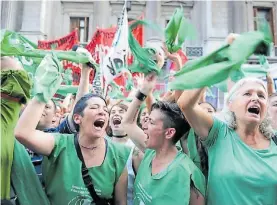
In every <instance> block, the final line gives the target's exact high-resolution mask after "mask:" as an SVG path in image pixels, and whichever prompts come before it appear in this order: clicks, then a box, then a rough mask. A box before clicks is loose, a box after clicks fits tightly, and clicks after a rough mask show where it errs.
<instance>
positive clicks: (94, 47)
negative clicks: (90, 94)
mask: <svg viewBox="0 0 277 205" xmlns="http://www.w3.org/2000/svg"><path fill="white" fill-rule="evenodd" d="M142 18H143V15H142V16H141V17H140V18H139V19H142ZM132 23H133V22H129V24H132ZM116 31H117V27H111V28H105V29H101V28H98V29H97V30H96V32H95V33H94V35H93V37H92V39H91V41H90V43H89V44H88V45H87V46H86V49H87V50H88V51H89V52H90V53H91V54H92V56H93V58H94V59H95V61H96V62H97V63H99V64H100V65H101V64H102V62H103V58H104V57H105V56H106V55H107V54H108V52H109V50H110V48H111V46H112V43H113V39H114V38H115V33H116ZM133 35H134V37H135V38H136V39H137V41H138V42H139V43H140V45H143V40H144V39H143V26H142V25H140V26H137V27H136V28H135V29H134V30H133ZM131 63H132V56H131V55H129V56H128V64H131ZM100 72H102V70H101V69H99V72H98V71H97V73H96V74H95V75H96V76H98V77H95V78H94V81H93V84H92V86H93V89H94V90H95V91H100V90H102V89H103V73H100ZM114 81H115V82H116V84H117V85H119V86H120V87H121V88H123V87H124V88H126V87H125V85H126V82H127V81H126V77H125V76H124V75H122V76H118V77H116V79H114ZM100 86H101V87H100ZM123 92H124V95H125V96H127V92H126V91H125V90H124V89H123Z"/></svg>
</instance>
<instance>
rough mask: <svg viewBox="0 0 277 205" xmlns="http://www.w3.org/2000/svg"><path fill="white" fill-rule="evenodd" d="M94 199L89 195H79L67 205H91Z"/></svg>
mask: <svg viewBox="0 0 277 205" xmlns="http://www.w3.org/2000/svg"><path fill="white" fill-rule="evenodd" d="M91 202H92V198H91V197H90V196H88V195H79V196H76V197H74V198H73V199H71V200H70V201H69V202H68V204H67V205H91Z"/></svg>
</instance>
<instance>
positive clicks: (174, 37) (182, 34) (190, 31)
mask: <svg viewBox="0 0 277 205" xmlns="http://www.w3.org/2000/svg"><path fill="white" fill-rule="evenodd" d="M195 36H196V30H195V28H194V27H193V25H192V24H191V23H189V21H188V20H187V19H186V18H185V16H184V10H183V8H177V9H175V12H174V14H173V16H172V17H171V19H170V20H169V22H168V24H167V26H166V28H165V43H166V47H167V49H168V51H169V52H170V53H175V52H177V51H178V50H180V49H182V45H183V43H184V42H185V39H186V38H191V39H192V38H193V37H195Z"/></svg>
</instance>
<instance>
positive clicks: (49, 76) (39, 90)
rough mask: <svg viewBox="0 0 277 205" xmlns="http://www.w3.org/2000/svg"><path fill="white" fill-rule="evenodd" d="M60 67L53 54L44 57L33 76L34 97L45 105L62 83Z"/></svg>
mask: <svg viewBox="0 0 277 205" xmlns="http://www.w3.org/2000/svg"><path fill="white" fill-rule="evenodd" d="M61 72H62V65H61V63H60V62H59V60H58V59H57V57H56V56H55V55H54V54H51V55H50V54H49V55H46V56H45V58H44V59H43V60H42V61H41V63H40V65H39V66H38V68H37V70H36V74H35V78H34V80H35V82H34V96H36V98H37V99H38V100H39V101H40V102H45V103H47V102H48V101H49V100H51V98H52V97H53V96H54V94H55V93H56V91H57V90H58V88H59V87H60V85H61V83H62V80H63V79H62V75H61Z"/></svg>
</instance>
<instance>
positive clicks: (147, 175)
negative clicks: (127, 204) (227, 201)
mask: <svg viewBox="0 0 277 205" xmlns="http://www.w3.org/2000/svg"><path fill="white" fill-rule="evenodd" d="M155 154H156V152H155V151H154V150H146V152H145V154H144V158H143V160H142V162H141V164H140V166H139V170H138V173H137V176H136V179H135V184H134V205H150V204H151V205H156V204H157V205H168V204H174V205H188V204H189V200H190V187H191V180H192V181H193V183H194V186H195V187H196V188H197V189H198V190H199V191H200V192H201V193H202V194H203V196H205V178H204V176H203V174H202V173H201V171H200V170H199V169H198V168H197V167H196V166H195V165H194V164H193V162H192V161H191V160H190V159H189V157H188V156H187V155H185V154H184V153H183V152H182V151H179V152H178V154H177V155H176V157H175V159H174V160H173V161H172V162H171V163H170V165H169V166H168V167H167V168H166V169H164V170H163V171H161V172H160V173H158V174H155V175H152V171H151V167H152V165H151V164H152V159H153V158H154V157H155Z"/></svg>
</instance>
